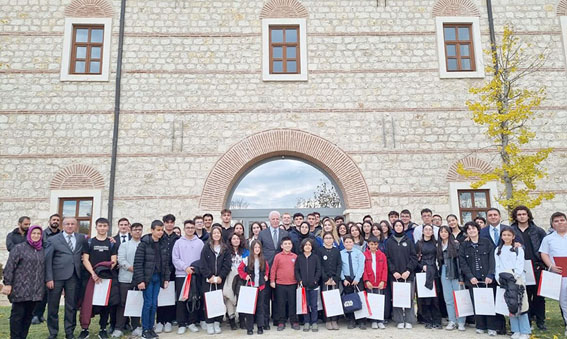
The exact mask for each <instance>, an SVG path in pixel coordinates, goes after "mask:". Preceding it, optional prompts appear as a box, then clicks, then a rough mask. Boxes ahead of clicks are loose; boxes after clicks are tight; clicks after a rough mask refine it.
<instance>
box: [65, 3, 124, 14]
mask: <svg viewBox="0 0 567 339" xmlns="http://www.w3.org/2000/svg"><path fill="white" fill-rule="evenodd" d="M113 13H114V11H113V10H112V5H111V4H110V3H108V1H106V0H73V2H71V4H69V6H67V8H65V16H66V17H70V18H110V17H112V15H113Z"/></svg>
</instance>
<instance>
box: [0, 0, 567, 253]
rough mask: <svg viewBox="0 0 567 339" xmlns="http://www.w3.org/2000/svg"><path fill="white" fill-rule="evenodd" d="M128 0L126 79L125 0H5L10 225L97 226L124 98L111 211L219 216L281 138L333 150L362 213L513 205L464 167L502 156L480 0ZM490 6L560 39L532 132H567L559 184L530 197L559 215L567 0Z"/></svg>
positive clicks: (0, 196)
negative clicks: (478, 102) (76, 221)
mask: <svg viewBox="0 0 567 339" xmlns="http://www.w3.org/2000/svg"><path fill="white" fill-rule="evenodd" d="M125 4H126V7H125V12H124V27H125V28H124V40H123V41H124V49H123V58H122V73H121V79H120V85H121V87H120V88H121V91H120V97H119V98H117V92H116V84H117V61H118V48H119V43H118V42H119V38H120V14H121V1H119V0H114V1H112V0H43V1H37V0H35V1H34V0H29V1H23V0H16V1H7V0H3V1H2V13H1V14H0V89H1V91H0V96H1V99H0V129H1V131H2V135H3V137H2V138H1V139H0V145H1V148H0V159H1V162H0V171H1V173H2V178H1V182H0V206H1V208H0V236H1V237H2V239H4V238H5V235H6V233H7V232H9V231H10V230H11V229H13V228H14V227H15V226H16V222H17V219H18V217H19V216H21V215H29V216H30V217H31V218H32V223H40V224H42V225H45V224H46V223H47V218H48V216H49V215H50V214H52V213H55V212H62V211H65V212H66V213H68V212H69V211H75V213H77V214H80V216H81V217H82V219H81V220H82V225H83V228H82V230H83V231H84V232H89V226H90V223H92V222H93V221H94V220H95V219H96V218H97V217H100V216H107V215H108V205H109V200H110V194H109V186H110V178H111V155H112V150H113V128H114V112H115V99H118V101H119V103H120V105H119V107H120V111H119V117H120V118H119V125H118V131H119V133H118V139H117V148H116V151H117V157H116V159H117V162H116V169H115V176H116V179H115V191H114V194H113V195H112V197H113V204H114V208H113V219H114V221H113V224H116V220H117V219H118V218H119V217H123V216H125V217H128V218H130V219H131V221H140V222H142V223H144V225H146V227H147V226H149V223H150V221H151V220H152V219H155V218H156V217H157V218H159V217H160V216H162V215H164V214H166V213H174V214H175V215H178V217H179V218H180V219H185V218H188V217H192V216H193V215H195V214H201V213H205V212H212V213H213V214H214V215H215V218H216V217H217V216H218V215H219V212H220V210H221V209H222V208H224V207H227V206H229V204H230V197H231V196H232V193H233V191H234V188H235V185H236V184H237V183H238V182H239V181H240V179H241V178H242V177H243V176H245V175H246V173H248V172H249V170H250V169H251V168H254V167H255V166H256V165H258V164H261V163H263V162H265V161H267V160H271V159H276V158H282V157H287V158H293V159H300V160H302V161H305V162H306V163H308V164H311V165H314V166H315V167H316V168H318V169H319V170H321V171H322V172H323V173H324V174H325V175H326V176H327V177H328V178H329V179H330V181H331V182H332V183H333V184H334V186H335V187H336V189H337V191H338V193H339V195H340V197H341V202H342V203H341V206H340V208H339V212H342V213H344V214H345V215H347V217H349V218H351V219H353V220H354V219H356V220H358V219H360V218H361V217H362V216H363V215H365V214H371V215H373V216H375V218H378V219H382V218H385V217H386V214H387V213H388V211H390V210H392V209H396V210H398V211H399V210H400V209H402V208H408V209H410V210H411V211H413V212H414V214H415V219H417V220H419V215H418V214H419V210H420V209H421V208H422V207H430V208H431V209H433V210H434V212H436V213H439V214H442V215H446V214H448V213H455V214H458V215H460V216H463V215H465V214H466V212H467V211H468V210H466V209H465V208H464V207H468V208H470V209H471V210H470V211H468V212H470V213H471V214H466V216H467V217H470V216H471V215H473V214H474V213H482V210H483V209H484V208H486V207H487V206H486V205H489V204H490V206H498V205H497V203H496V201H495V199H494V197H495V196H496V195H497V194H499V193H500V192H501V190H502V188H501V187H500V186H499V185H498V184H496V183H491V184H489V185H487V186H486V187H484V189H485V190H480V191H478V192H467V191H466V190H467V189H470V187H469V183H467V179H464V178H462V177H460V176H459V175H458V174H457V173H456V167H457V164H458V163H459V162H463V163H464V164H465V166H466V167H468V168H474V169H479V170H490V168H491V166H492V165H493V164H494V162H493V161H495V160H494V158H495V155H496V152H495V149H494V148H493V147H491V146H490V144H489V142H488V140H487V138H486V137H485V136H484V134H483V131H482V129H481V128H479V127H478V126H477V125H475V124H474V123H473V122H472V120H471V114H470V112H469V111H468V110H467V109H466V106H465V102H466V100H467V99H470V98H471V96H470V94H469V93H468V89H469V88H470V87H472V86H478V85H479V84H481V83H482V82H483V81H485V80H486V79H487V78H488V75H487V74H485V73H484V65H486V64H487V62H488V59H487V58H486V56H485V54H484V53H483V49H488V48H489V47H490V34H489V18H488V11H487V10H488V8H487V5H486V2H485V1H481V0H355V1H315V0H302V1H299V0H266V1H265V2H264V1H254V0H247V1H243V0H233V1H228V0H206V1H204V0H191V1H189V0H155V1H154V0H149V1H140V0H128V1H125ZM492 11H493V14H494V25H495V31H496V37H497V39H498V38H499V37H501V33H502V31H503V26H504V25H505V24H507V23H510V24H513V25H514V27H515V29H516V31H517V32H518V33H519V36H520V37H521V38H522V39H523V40H525V41H528V42H530V43H532V44H533V48H532V49H533V50H534V51H541V50H542V49H544V48H548V50H549V58H548V61H547V62H546V64H545V66H544V67H543V68H542V69H541V70H540V71H539V72H538V73H536V74H535V75H533V78H532V80H531V81H533V83H534V84H544V85H546V86H547V100H546V101H545V102H544V103H543V106H542V107H541V112H542V113H543V117H542V118H541V119H538V120H536V121H534V122H533V125H534V128H535V131H536V132H537V137H536V140H535V141H534V142H533V143H532V144H530V147H531V148H532V149H538V148H541V147H548V146H552V147H555V152H554V153H553V154H552V155H551V156H550V157H549V159H548V161H547V162H546V166H547V167H548V168H549V178H548V179H546V180H545V181H542V182H541V183H540V186H539V189H541V190H545V191H553V192H555V193H556V197H555V199H554V200H552V201H548V202H544V203H543V204H542V205H541V206H540V207H538V208H536V209H535V211H534V213H535V215H536V221H537V223H538V224H540V225H542V226H547V224H548V218H549V215H550V214H551V213H552V212H553V211H556V210H562V211H564V212H565V211H566V210H567V205H566V203H565V201H566V194H567V182H566V175H567V157H566V156H565V151H566V150H567V133H566V132H565V130H566V127H567V96H566V95H565V94H566V93H567V63H566V55H567V0H513V1H512V0H499V1H493V4H492ZM451 44H453V45H451ZM449 45H451V46H449ZM455 46H457V47H458V49H459V52H458V53H457V52H456V50H455ZM532 49H530V50H532ZM463 190H465V191H463ZM459 196H460V197H461V198H462V199H461V200H463V199H464V200H466V201H467V202H466V203H462V202H461V203H460V202H459ZM467 197H468V198H467ZM474 197H476V198H477V202H476V204H475V203H474V202H473V201H471V200H472V198H474ZM483 199H484V200H487V201H486V204H485V203H484V200H483ZM480 201H483V202H482V203H480ZM460 205H463V206H460ZM271 207H273V208H277V207H280V206H265V208H266V209H269V208H271ZM286 207H287V206H286ZM461 207H463V208H461ZM290 210H292V209H291V208H290ZM264 212H265V211H256V212H255V213H264ZM463 213H465V214H463ZM238 218H241V219H246V218H248V219H251V218H258V216H257V215H251V214H250V213H247V212H246V211H235V219H238ZM248 219H247V220H248ZM92 231H94V227H93V228H92ZM0 244H1V245H0V247H2V248H3V247H4V246H5V244H4V242H3V241H2V242H0ZM4 259H5V258H4Z"/></svg>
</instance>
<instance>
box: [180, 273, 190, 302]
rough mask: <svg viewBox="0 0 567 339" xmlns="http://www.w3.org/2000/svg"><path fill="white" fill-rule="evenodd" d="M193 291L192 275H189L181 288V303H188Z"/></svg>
mask: <svg viewBox="0 0 567 339" xmlns="http://www.w3.org/2000/svg"><path fill="white" fill-rule="evenodd" d="M190 290H191V274H187V277H186V278H185V281H183V286H182V287H181V293H179V299H178V300H179V301H186V300H187V299H189V291H190Z"/></svg>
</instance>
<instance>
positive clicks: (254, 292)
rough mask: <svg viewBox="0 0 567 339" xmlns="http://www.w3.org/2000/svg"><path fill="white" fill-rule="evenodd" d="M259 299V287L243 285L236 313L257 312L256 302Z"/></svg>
mask: <svg viewBox="0 0 567 339" xmlns="http://www.w3.org/2000/svg"><path fill="white" fill-rule="evenodd" d="M257 301H258V288H257V287H251V286H241V287H240V293H239V294H238V303H237V304H236V313H246V314H255V313H256V302H257Z"/></svg>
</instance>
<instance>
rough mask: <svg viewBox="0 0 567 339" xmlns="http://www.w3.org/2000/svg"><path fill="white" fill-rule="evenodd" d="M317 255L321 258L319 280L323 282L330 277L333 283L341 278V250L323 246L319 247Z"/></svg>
mask: <svg viewBox="0 0 567 339" xmlns="http://www.w3.org/2000/svg"><path fill="white" fill-rule="evenodd" d="M319 256H320V259H321V280H322V282H323V284H325V282H327V280H329V278H332V279H333V280H334V281H335V283H337V284H338V283H339V281H340V280H341V271H342V267H343V262H342V260H341V252H340V251H339V249H338V248H336V247H332V248H326V247H325V246H323V247H321V248H320V249H319Z"/></svg>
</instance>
